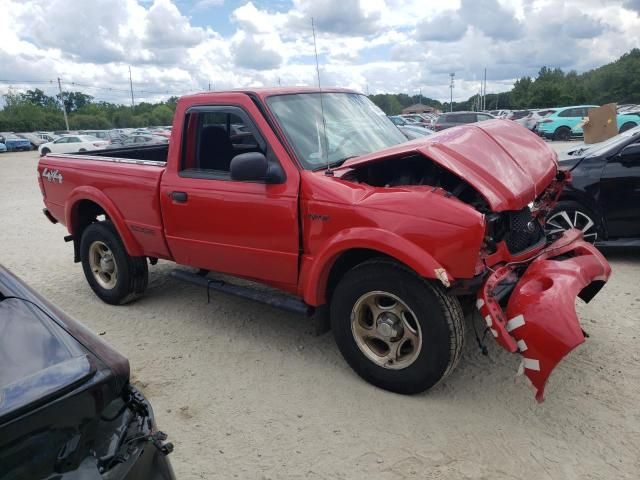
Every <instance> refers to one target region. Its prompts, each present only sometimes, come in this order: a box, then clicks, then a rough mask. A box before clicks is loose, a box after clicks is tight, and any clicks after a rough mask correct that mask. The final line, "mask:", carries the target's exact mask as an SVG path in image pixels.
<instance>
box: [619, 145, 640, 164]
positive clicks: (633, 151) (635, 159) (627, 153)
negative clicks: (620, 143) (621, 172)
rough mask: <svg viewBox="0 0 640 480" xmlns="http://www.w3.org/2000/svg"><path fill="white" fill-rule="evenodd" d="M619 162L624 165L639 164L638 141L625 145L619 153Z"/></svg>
mask: <svg viewBox="0 0 640 480" xmlns="http://www.w3.org/2000/svg"><path fill="white" fill-rule="evenodd" d="M619 156H620V163H622V164H623V165H626V166H631V165H640V143H632V144H631V145H627V146H626V147H624V148H623V149H622V151H621V152H620V153H619Z"/></svg>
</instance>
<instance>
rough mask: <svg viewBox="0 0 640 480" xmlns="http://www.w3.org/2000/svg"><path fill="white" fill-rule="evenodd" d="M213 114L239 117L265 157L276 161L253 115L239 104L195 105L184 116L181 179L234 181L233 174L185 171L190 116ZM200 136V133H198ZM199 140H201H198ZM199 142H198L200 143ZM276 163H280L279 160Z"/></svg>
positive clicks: (180, 165) (194, 170)
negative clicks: (227, 114)
mask: <svg viewBox="0 0 640 480" xmlns="http://www.w3.org/2000/svg"><path fill="white" fill-rule="evenodd" d="M212 112H221V113H231V114H234V115H237V116H238V117H239V118H240V119H241V120H242V121H243V122H244V123H245V125H246V126H247V128H248V129H249V131H250V132H251V134H252V135H253V137H254V138H255V139H256V143H257V144H258V147H260V149H261V150H262V151H263V152H265V156H266V157H267V158H268V159H270V160H271V159H275V158H276V157H275V155H269V153H270V152H271V149H270V148H269V144H268V143H267V141H266V140H265V137H264V135H263V134H262V132H261V131H260V129H259V128H258V127H257V126H256V124H255V122H254V121H253V119H252V118H251V115H249V113H248V112H247V111H246V110H245V109H244V108H243V107H242V106H241V105H238V104H233V103H230V104H227V105H194V106H192V107H190V108H188V109H187V111H186V112H185V116H184V123H183V126H182V139H181V143H182V145H180V164H179V167H180V168H179V170H178V176H179V177H181V178H195V179H204V180H227V181H234V180H232V179H231V172H225V171H221V170H199V169H184V168H183V167H184V158H185V153H186V147H187V127H188V125H187V119H188V115H189V114H191V113H212ZM229 123H230V119H229V118H227V132H229V133H230V132H231V129H230V125H229ZM198 134H199V132H198ZM198 140H199V139H198ZM198 140H197V141H198ZM275 161H278V160H277V159H276V160H275ZM251 183H264V184H266V183H267V182H266V181H262V182H251Z"/></svg>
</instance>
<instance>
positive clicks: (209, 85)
mask: <svg viewBox="0 0 640 480" xmlns="http://www.w3.org/2000/svg"><path fill="white" fill-rule="evenodd" d="M207 91H208V92H210V91H211V82H209V90H207Z"/></svg>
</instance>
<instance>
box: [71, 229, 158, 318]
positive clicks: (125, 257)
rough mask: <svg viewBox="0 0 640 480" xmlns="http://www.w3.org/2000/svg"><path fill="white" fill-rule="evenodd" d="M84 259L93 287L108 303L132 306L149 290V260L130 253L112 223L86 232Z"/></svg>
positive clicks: (83, 243) (86, 272) (89, 280)
mask: <svg viewBox="0 0 640 480" xmlns="http://www.w3.org/2000/svg"><path fill="white" fill-rule="evenodd" d="M80 258H81V260H82V268H83V270H84V275H85V277H86V279H87V282H89V286H90V287H91V289H92V290H93V291H94V292H95V293H96V295H98V297H100V298H101V299H102V300H103V301H104V302H106V303H110V304H112V305H122V304H125V303H128V302H130V301H132V300H135V299H136V298H138V297H139V296H140V295H142V293H144V290H145V289H146V288H147V281H148V276H149V271H148V268H147V259H146V258H145V257H132V256H130V255H129V254H128V253H127V251H126V250H125V248H124V244H123V243H122V240H121V239H120V236H119V235H118V232H117V230H116V229H115V227H114V226H113V224H112V223H111V222H110V221H104V222H96V223H92V224H91V225H89V226H88V227H87V228H86V230H85V231H84V233H83V234H82V239H81V241H80Z"/></svg>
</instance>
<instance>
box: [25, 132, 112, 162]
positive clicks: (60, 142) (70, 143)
mask: <svg viewBox="0 0 640 480" xmlns="http://www.w3.org/2000/svg"><path fill="white" fill-rule="evenodd" d="M107 145H109V142H107V141H105V140H100V139H99V138H96V137H92V136H91V135H64V136H62V137H60V138H58V139H57V140H54V141H53V142H49V143H45V144H42V145H40V146H39V147H38V151H39V152H40V156H41V157H42V156H43V155H47V154H48V153H75V152H88V151H90V150H102V149H103V148H105V147H106V146H107Z"/></svg>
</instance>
